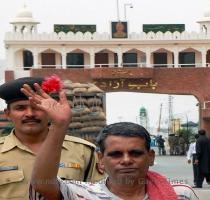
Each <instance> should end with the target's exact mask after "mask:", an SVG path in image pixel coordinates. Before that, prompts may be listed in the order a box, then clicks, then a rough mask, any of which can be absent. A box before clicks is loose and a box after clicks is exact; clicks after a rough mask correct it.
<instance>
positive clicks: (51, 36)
mask: <svg viewBox="0 0 210 200" xmlns="http://www.w3.org/2000/svg"><path fill="white" fill-rule="evenodd" d="M201 39H210V35H207V34H205V33H202V32H201V33H198V32H186V31H184V32H182V33H180V32H174V33H171V32H166V33H162V32H157V33H154V32H149V33H144V32H141V33H135V32H133V33H130V34H129V35H128V38H127V39H119V38H118V39H112V37H111V34H109V33H106V32H105V33H98V32H95V33H93V34H92V33H90V32H86V33H84V34H83V33H82V32H77V33H73V32H68V33H64V32H60V33H55V32H52V33H19V32H17V33H13V32H7V33H6V35H5V41H9V40H26V41H27V40H36V41H37V40H38V41H40V40H45V41H58V40H59V41H71V40H74V41H75V40H78V41H80V40H85V41H93V40H94V41H102V40H117V41H119V40H124V41H126V40H177V41H178V40H201Z"/></svg>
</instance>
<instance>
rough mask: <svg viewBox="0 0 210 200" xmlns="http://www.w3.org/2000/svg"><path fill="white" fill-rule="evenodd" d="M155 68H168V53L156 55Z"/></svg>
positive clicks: (154, 57) (154, 56) (154, 55)
mask: <svg viewBox="0 0 210 200" xmlns="http://www.w3.org/2000/svg"><path fill="white" fill-rule="evenodd" d="M153 59H154V67H167V64H168V61H167V53H154V54H153Z"/></svg>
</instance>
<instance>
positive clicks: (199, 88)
mask: <svg viewBox="0 0 210 200" xmlns="http://www.w3.org/2000/svg"><path fill="white" fill-rule="evenodd" d="M11 73H14V72H12V71H7V72H6V74H5V75H6V77H7V76H8V77H10V78H11V77H12V74H11ZM30 73H31V76H49V75H52V74H58V75H59V76H60V77H61V78H62V79H70V80H72V81H73V82H81V83H85V82H94V83H95V84H96V85H97V86H98V87H100V88H101V89H103V90H104V91H105V92H112V91H133V92H145V93H157V94H186V95H193V96H195V97H196V98H197V99H198V102H199V105H198V106H199V119H200V120H199V121H200V128H204V129H206V131H207V132H208V133H210V123H209V122H210V88H209V86H210V78H209V77H210V69H209V68H194V67H192V68H190V67H189V68H132V67H129V68H93V69H72V70H71V69H46V70H42V69H31V71H30ZM13 77H14V75H13Z"/></svg>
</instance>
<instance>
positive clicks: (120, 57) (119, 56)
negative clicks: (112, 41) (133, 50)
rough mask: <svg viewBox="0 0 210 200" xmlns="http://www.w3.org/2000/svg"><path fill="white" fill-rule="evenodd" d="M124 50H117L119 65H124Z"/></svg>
mask: <svg viewBox="0 0 210 200" xmlns="http://www.w3.org/2000/svg"><path fill="white" fill-rule="evenodd" d="M122 55H123V54H122V52H121V51H119V52H117V58H118V64H117V65H118V67H123V65H122V64H123V59H122Z"/></svg>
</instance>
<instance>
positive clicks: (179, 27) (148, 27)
mask: <svg viewBox="0 0 210 200" xmlns="http://www.w3.org/2000/svg"><path fill="white" fill-rule="evenodd" d="M150 31H152V32H154V33H157V32H158V31H160V32H163V33H165V32H167V31H169V32H172V33H173V32H175V31H178V32H180V33H181V32H183V31H185V24H143V32H145V33H148V32H150Z"/></svg>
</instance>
